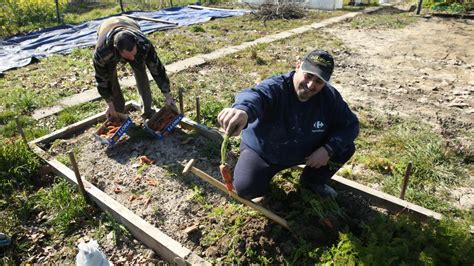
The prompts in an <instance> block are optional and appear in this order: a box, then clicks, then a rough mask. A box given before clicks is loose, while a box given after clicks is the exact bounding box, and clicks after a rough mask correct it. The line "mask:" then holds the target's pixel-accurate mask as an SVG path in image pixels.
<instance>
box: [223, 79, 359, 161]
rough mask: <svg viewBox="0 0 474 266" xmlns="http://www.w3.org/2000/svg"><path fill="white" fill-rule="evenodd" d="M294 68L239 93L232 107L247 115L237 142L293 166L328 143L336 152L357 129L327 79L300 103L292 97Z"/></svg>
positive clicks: (349, 141) (350, 140) (345, 146)
mask: <svg viewBox="0 0 474 266" xmlns="http://www.w3.org/2000/svg"><path fill="white" fill-rule="evenodd" d="M294 74H295V72H294V71H292V72H289V73H287V74H284V75H278V76H273V77H271V78H269V79H266V80H264V81H263V82H261V83H260V84H258V85H257V86H255V87H254V88H250V89H246V90H244V91H242V92H240V93H239V94H238V95H237V96H236V99H235V103H234V104H233V105H232V107H234V108H237V109H241V110H243V111H245V112H246V113H247V114H248V125H247V128H246V129H244V130H243V134H242V141H243V143H244V144H246V145H247V146H248V147H250V148H251V149H253V150H254V151H255V152H257V153H258V154H259V155H260V156H261V157H262V158H263V159H265V160H266V161H267V162H268V163H271V164H279V165H286V166H293V165H297V164H301V163H304V162H305V158H306V157H307V156H309V155H311V153H312V152H313V151H315V150H316V149H317V148H319V147H321V146H323V145H325V144H328V145H329V146H330V147H331V148H332V150H333V152H334V155H333V156H336V155H338V154H343V153H344V152H345V151H347V149H348V147H349V145H352V144H353V143H354V140H355V138H356V137H357V135H358V134H359V121H358V119H357V117H356V116H355V114H354V113H353V112H352V111H351V110H350V109H349V107H348V106H347V103H346V102H345V101H344V100H343V99H342V97H341V95H340V94H339V92H338V91H337V90H336V89H335V88H334V87H332V86H331V85H329V84H326V85H325V86H324V88H323V89H322V90H321V91H320V92H319V93H318V94H316V95H314V96H313V97H311V98H310V99H309V100H308V101H306V102H301V101H299V100H298V98H297V96H296V92H295V89H294V86H293V75H294Z"/></svg>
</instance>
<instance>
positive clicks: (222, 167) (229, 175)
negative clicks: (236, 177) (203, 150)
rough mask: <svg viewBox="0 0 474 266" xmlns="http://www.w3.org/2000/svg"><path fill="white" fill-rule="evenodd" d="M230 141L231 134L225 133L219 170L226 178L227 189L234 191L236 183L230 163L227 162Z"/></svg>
mask: <svg viewBox="0 0 474 266" xmlns="http://www.w3.org/2000/svg"><path fill="white" fill-rule="evenodd" d="M228 143H229V136H228V135H227V134H225V135H224V140H223V141H222V145H221V165H220V166H219V170H220V171H221V176H222V178H223V179H224V183H225V186H226V188H227V190H228V191H233V190H234V185H233V184H232V173H231V169H230V165H228V164H227V163H226V162H225V159H226V155H227V144H228Z"/></svg>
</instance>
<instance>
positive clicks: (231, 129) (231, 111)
mask: <svg viewBox="0 0 474 266" xmlns="http://www.w3.org/2000/svg"><path fill="white" fill-rule="evenodd" d="M217 120H218V121H219V123H220V124H221V126H222V128H223V129H224V131H225V133H226V134H227V135H229V136H238V135H239V134H240V132H241V131H242V129H244V127H245V126H246V125H247V121H248V115H247V113H246V112H245V111H242V110H240V109H236V108H224V109H223V110H222V111H221V112H220V113H219V115H218V116H217Z"/></svg>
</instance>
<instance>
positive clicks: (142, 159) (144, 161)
mask: <svg viewBox="0 0 474 266" xmlns="http://www.w3.org/2000/svg"><path fill="white" fill-rule="evenodd" d="M138 161H139V162H140V164H142V165H143V164H153V163H154V161H153V160H151V159H150V158H148V157H146V156H145V155H142V156H140V157H138Z"/></svg>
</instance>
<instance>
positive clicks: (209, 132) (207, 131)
mask: <svg viewBox="0 0 474 266" xmlns="http://www.w3.org/2000/svg"><path fill="white" fill-rule="evenodd" d="M180 126H182V127H183V128H185V129H194V130H196V131H198V132H199V133H200V134H202V135H204V136H205V137H207V138H209V139H211V140H215V141H217V142H222V140H223V137H222V135H221V133H219V131H218V130H216V129H213V128H210V127H207V126H205V125H202V124H199V123H197V122H195V121H193V120H191V119H189V118H187V117H184V118H183V120H181V122H180Z"/></svg>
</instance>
